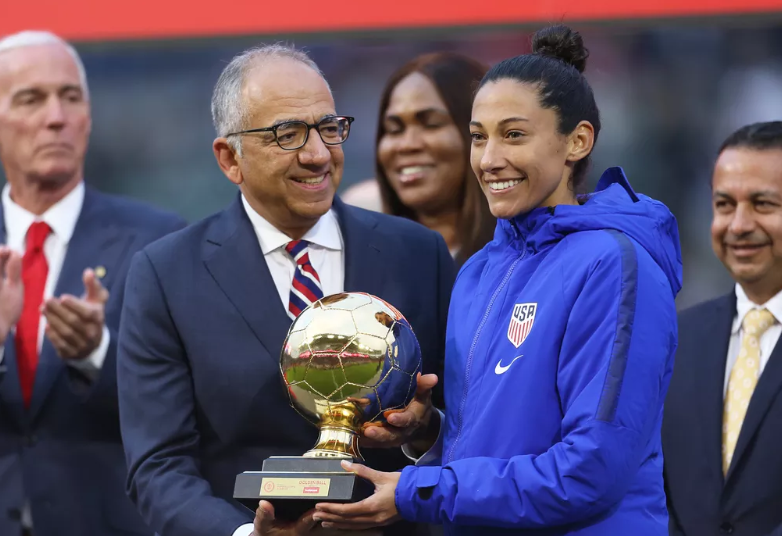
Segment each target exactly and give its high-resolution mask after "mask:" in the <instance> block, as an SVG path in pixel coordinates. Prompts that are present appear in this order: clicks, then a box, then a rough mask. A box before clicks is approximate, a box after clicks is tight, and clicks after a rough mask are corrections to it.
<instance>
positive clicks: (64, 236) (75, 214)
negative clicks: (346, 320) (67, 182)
mask: <svg viewBox="0 0 782 536" xmlns="http://www.w3.org/2000/svg"><path fill="white" fill-rule="evenodd" d="M2 203H3V213H4V214H5V229H6V234H7V237H8V245H9V246H10V247H11V249H15V250H17V251H21V250H23V249H24V241H25V237H26V236H27V230H28V229H29V228H30V225H32V224H33V223H35V222H37V221H43V222H46V224H47V225H48V226H49V227H50V228H51V229H52V232H53V233H54V235H55V236H57V237H58V238H59V239H60V240H62V242H63V243H64V244H67V243H68V242H70V240H71V237H72V236H73V230H74V229H75V228H76V222H77V221H78V219H79V214H81V208H82V205H83V204H84V182H79V184H78V185H77V186H76V188H74V189H73V190H71V191H70V192H68V194H67V195H66V196H65V197H63V198H62V199H60V200H59V201H57V202H56V203H55V204H54V205H52V206H51V207H50V208H49V210H47V211H46V212H44V213H43V214H41V215H40V216H36V215H35V214H33V213H32V212H28V211H27V210H25V209H24V208H22V207H20V206H19V205H17V204H16V203H15V202H14V201H13V199H11V186H10V185H9V184H6V185H5V186H4V187H3V193H2Z"/></svg>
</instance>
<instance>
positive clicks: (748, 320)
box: [722, 309, 774, 475]
mask: <svg viewBox="0 0 782 536" xmlns="http://www.w3.org/2000/svg"><path fill="white" fill-rule="evenodd" d="M772 325H774V315H772V314H771V313H770V312H769V311H768V310H767V309H760V310H758V309H753V310H751V311H750V312H749V313H747V316H745V317H744V322H743V323H742V330H743V333H742V335H741V350H740V351H739V356H738V358H737V359H736V363H735V364H734V365H733V369H732V370H731V371H730V379H729V380H728V392H727V393H726V394H725V408H724V412H723V414H722V474H723V475H725V474H727V473H728V468H729V467H730V461H731V460H732V459H733V452H734V451H735V450H736V441H738V438H739V432H740V431H741V425H742V423H743V422H744V416H745V415H746V414H747V407H749V401H750V399H751V398H752V393H753V391H754V390H755V386H756V385H757V383H758V378H759V377H760V337H761V336H762V335H763V333H765V332H766V330H767V329H768V328H770V327H771V326H772Z"/></svg>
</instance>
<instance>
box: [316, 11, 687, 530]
mask: <svg viewBox="0 0 782 536" xmlns="http://www.w3.org/2000/svg"><path fill="white" fill-rule="evenodd" d="M587 55H588V54H587V51H586V49H585V48H584V46H583V43H582V40H581V37H580V36H579V35H578V34H577V33H575V32H573V31H571V30H570V29H568V28H567V27H564V26H555V27H551V28H548V29H544V30H541V31H539V32H538V33H537V34H536V36H535V38H534V40H533V53H532V54H527V55H523V56H518V57H515V58H511V59H508V60H505V61H503V62H501V63H499V64H498V65H496V66H494V67H493V68H492V69H491V70H490V71H489V72H488V73H487V75H486V76H485V78H484V79H483V81H482V82H481V85H480V88H479V90H478V92H477V94H476V97H475V101H474V105H473V113H472V122H471V127H470V128H471V132H472V154H471V165H472V167H473V169H474V171H475V174H476V176H477V178H478V180H479V181H480V183H481V187H482V188H483V191H484V193H485V195H486V197H487V198H488V200H489V205H490V207H491V211H492V213H493V214H494V215H495V216H497V217H498V218H499V222H498V225H497V228H496V232H495V236H494V240H493V241H492V242H491V243H489V244H488V245H487V246H486V247H485V248H483V249H482V250H481V251H480V252H478V253H477V254H475V255H474V256H473V257H472V258H471V259H470V260H468V261H467V263H466V264H465V265H464V267H463V268H462V270H461V272H460V274H459V276H458V279H457V281H456V285H455V287H454V290H453V297H452V300H451V306H450V312H449V317H448V334H447V337H448V340H447V350H446V372H445V394H446V407H447V411H446V413H445V414H444V416H440V418H438V415H439V414H438V413H436V412H433V411H431V410H430V409H429V407H428V405H427V403H426V398H427V397H426V394H425V392H424V391H425V388H426V387H431V384H432V381H433V380H432V378H429V377H422V378H421V380H420V382H419V385H420V386H422V389H421V391H420V392H421V396H420V397H419V398H418V399H417V400H416V401H415V402H413V403H412V404H411V406H410V407H409V408H408V409H407V410H406V411H404V412H402V413H398V414H394V415H391V416H390V417H389V423H390V426H387V427H383V428H376V427H373V428H368V429H367V430H366V432H365V435H366V436H367V438H371V439H374V440H375V441H376V442H379V443H385V444H387V445H388V444H392V443H393V442H394V441H396V442H398V443H401V442H403V441H404V442H407V445H406V446H407V449H408V451H409V450H410V447H411V445H415V444H418V445H419V452H420V451H421V450H422V449H421V448H420V444H421V443H422V441H423V438H425V437H426V436H427V432H429V434H428V435H429V436H430V437H431V438H432V439H433V438H435V437H437V442H436V443H435V444H434V445H433V446H432V447H431V448H430V449H429V452H428V453H427V454H426V455H425V456H424V457H423V458H422V459H420V460H419V461H418V463H417V464H416V466H414V467H407V468H405V469H404V470H403V471H402V472H401V473H393V474H389V473H379V472H376V471H372V470H371V469H368V468H366V467H363V466H359V465H356V464H353V465H351V464H347V467H348V469H349V470H352V471H354V472H356V473H358V474H359V475H361V476H364V477H366V478H368V479H370V480H372V481H373V482H374V483H375V487H376V491H375V494H374V495H373V496H372V497H370V498H369V499H367V500H365V501H362V502H360V503H356V504H352V505H336V504H319V505H318V506H317V511H316V512H315V514H314V518H315V519H316V520H321V521H322V522H323V523H322V524H323V526H324V527H327V528H328V527H333V528H365V527H370V526H377V525H383V524H387V523H390V522H392V521H393V520H395V519H398V518H399V517H400V516H401V517H403V518H405V519H408V520H411V521H417V522H422V523H441V524H443V525H445V530H446V533H448V534H456V535H467V534H470V535H472V534H476V535H477V534H546V535H559V534H563V535H564V534H568V535H580V536H586V535H612V536H613V535H617V536H618V535H632V536H647V535H648V536H652V535H654V536H664V535H667V533H668V531H667V520H668V516H667V511H666V505H665V493H664V491H663V477H662V468H663V458H662V451H661V445H660V424H661V419H662V409H663V400H664V398H665V393H666V390H667V388H668V381H669V378H670V375H671V370H672V368H673V359H674V351H675V349H676V343H677V331H676V310H675V305H674V298H675V296H676V294H677V293H678V291H679V289H680V288H681V278H682V275H681V255H680V251H679V240H678V231H677V227H676V221H675V219H674V217H673V216H672V215H671V213H670V212H669V211H668V209H667V208H666V207H665V206H664V205H663V204H661V203H659V202H657V201H654V200H652V199H650V198H648V197H646V196H643V195H640V194H637V193H636V192H634V191H633V189H632V188H631V187H630V184H629V183H628V181H627V179H626V178H625V176H624V173H623V172H622V170H621V169H619V168H611V169H608V170H607V171H606V172H605V173H604V174H603V175H602V178H601V179H600V181H599V183H598V185H597V189H596V191H595V192H594V193H593V194H590V195H588V196H583V197H582V196H578V195H577V193H576V192H577V191H578V188H579V186H580V185H581V184H582V182H583V181H584V179H585V174H586V170H587V166H588V163H589V155H590V153H591V152H592V148H593V146H594V143H595V140H596V139H597V135H598V132H599V130H600V119H599V114H598V110H597V106H596V104H595V100H594V97H593V94H592V90H591V88H590V86H589V84H588V82H587V80H586V78H585V77H584V76H583V74H582V72H583V70H584V67H585V64H586V58H587ZM430 415H431V416H433V417H434V418H430V417H429V416H430ZM438 427H439V437H438V434H437V433H436V432H434V430H436V429H438ZM431 444H432V442H431V440H430V441H429V445H431ZM425 446H428V445H425Z"/></svg>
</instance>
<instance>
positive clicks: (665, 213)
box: [496, 167, 682, 296]
mask: <svg viewBox="0 0 782 536" xmlns="http://www.w3.org/2000/svg"><path fill="white" fill-rule="evenodd" d="M605 229H613V230H616V231H620V232H622V233H624V234H626V235H627V236H629V237H630V238H632V239H633V240H635V241H636V242H638V243H639V244H640V245H641V247H643V248H644V249H645V250H646V251H647V252H648V253H649V255H650V256H651V257H652V258H653V259H654V261H655V262H656V263H657V265H658V266H659V267H660V268H661V269H662V270H663V272H664V273H665V275H666V276H667V277H668V282H669V283H670V285H671V291H672V292H673V295H674V296H676V294H678V292H679V290H681V287H682V259H681V249H680V245H679V230H678V226H677V223H676V218H675V217H674V215H673V214H671V211H670V210H668V208H667V207H666V206H665V205H664V204H662V203H661V202H659V201H657V200H654V199H652V198H650V197H647V196H645V195H643V194H637V193H636V192H635V191H634V190H633V188H632V187H631V186H630V183H629V182H628V180H627V177H626V176H625V173H624V171H623V170H622V168H620V167H612V168H609V169H607V170H606V171H605V172H604V173H603V175H602V177H601V178H600V181H599V182H598V184H597V188H595V191H594V193H592V194H589V195H588V196H587V197H586V202H585V203H583V204H581V205H559V206H556V207H541V208H537V209H535V210H532V211H530V212H528V213H526V214H521V215H519V216H516V217H514V218H512V219H510V220H499V223H498V226H497V231H498V234H500V233H502V234H505V235H506V236H507V238H506V240H507V239H511V240H513V241H516V240H522V241H523V242H524V246H525V247H527V248H530V249H532V250H533V251H540V250H541V249H545V248H546V247H547V246H548V245H553V243H556V242H559V241H560V240H562V238H564V237H565V236H567V235H568V234H571V233H575V232H579V231H595V230H605ZM496 238H500V236H497V237H496Z"/></svg>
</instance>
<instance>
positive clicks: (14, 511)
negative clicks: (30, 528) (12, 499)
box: [8, 508, 22, 521]
mask: <svg viewBox="0 0 782 536" xmlns="http://www.w3.org/2000/svg"><path fill="white" fill-rule="evenodd" d="M8 517H9V518H10V519H12V520H14V521H19V520H20V519H22V511H21V510H19V509H18V508H9V509H8Z"/></svg>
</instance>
